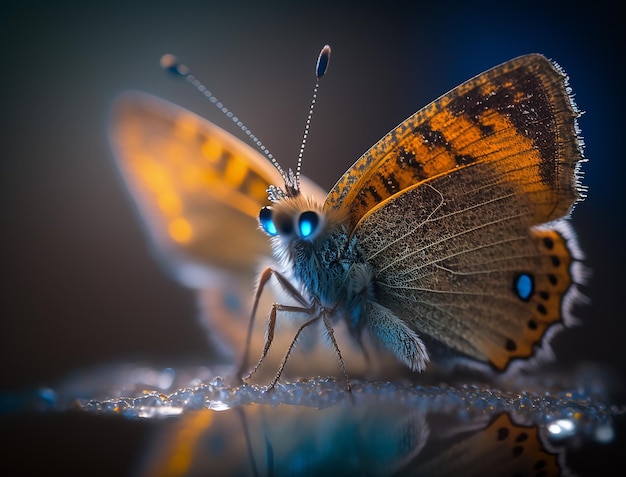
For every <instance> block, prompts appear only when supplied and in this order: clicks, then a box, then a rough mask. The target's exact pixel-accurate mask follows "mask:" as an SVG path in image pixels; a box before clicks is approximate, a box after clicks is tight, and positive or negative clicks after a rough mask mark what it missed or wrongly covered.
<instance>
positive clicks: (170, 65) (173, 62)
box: [161, 54, 285, 177]
mask: <svg viewBox="0 0 626 477" xmlns="http://www.w3.org/2000/svg"><path fill="white" fill-rule="evenodd" d="M161 68H163V69H165V70H167V71H169V72H170V73H173V74H175V75H177V76H182V77H183V78H185V79H186V80H187V81H188V82H189V83H191V85H192V86H193V87H194V88H196V89H197V90H198V91H200V93H202V94H203V95H204V96H206V98H207V99H208V100H209V101H210V102H211V103H213V104H214V105H215V106H216V107H217V108H218V109H219V110H220V111H221V112H222V113H224V114H225V115H226V117H228V118H230V120H231V121H232V122H234V123H235V124H236V125H237V127H238V128H239V129H241V130H242V131H243V132H244V133H246V135H247V136H248V137H249V138H250V139H251V140H252V142H254V144H256V145H257V146H258V148H259V149H260V150H261V151H262V152H263V154H265V155H266V156H267V158H268V159H269V160H270V161H271V162H272V164H274V167H275V168H276V169H277V170H278V172H279V173H280V175H281V176H283V177H284V176H285V173H284V172H283V169H282V167H280V164H279V163H278V161H277V160H276V158H275V157H274V155H273V154H272V153H271V152H270V150H269V149H268V148H267V147H265V145H264V144H263V143H262V142H261V140H260V139H259V138H258V137H256V136H255V135H254V134H253V133H252V131H251V130H250V129H249V128H248V127H247V126H246V125H245V124H244V123H243V122H241V120H240V119H239V118H238V117H237V116H235V115H234V114H233V113H232V112H231V111H230V110H229V109H228V108H227V107H226V106H224V104H223V103H222V102H221V101H219V100H218V99H217V97H216V96H215V95H214V94H213V93H211V91H209V89H208V88H207V87H206V86H205V85H204V84H202V82H201V81H200V80H199V79H197V78H196V77H195V76H194V75H193V74H192V73H191V70H190V69H189V67H187V66H186V65H184V64H182V63H181V62H180V61H178V58H177V57H176V56H174V55H171V54H166V55H163V56H162V57H161Z"/></svg>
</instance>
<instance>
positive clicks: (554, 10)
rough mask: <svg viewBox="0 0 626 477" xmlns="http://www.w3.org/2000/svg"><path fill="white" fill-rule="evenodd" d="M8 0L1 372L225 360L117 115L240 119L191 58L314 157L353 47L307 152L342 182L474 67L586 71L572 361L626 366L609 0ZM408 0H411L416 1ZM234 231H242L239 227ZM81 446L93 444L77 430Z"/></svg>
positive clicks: (238, 107) (327, 183)
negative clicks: (120, 150)
mask: <svg viewBox="0 0 626 477" xmlns="http://www.w3.org/2000/svg"><path fill="white" fill-rule="evenodd" d="M86 3H87V2H66V1H61V2H43V1H42V2H11V1H9V2H3V4H2V7H0V44H1V45H2V57H1V60H0V65H1V71H2V75H1V76H0V118H1V121H2V122H1V128H0V145H1V151H2V152H1V156H0V157H1V159H0V180H1V184H0V219H1V229H0V230H1V234H2V235H1V242H0V244H1V246H0V264H1V265H0V280H1V283H0V303H1V305H2V307H1V310H2V311H1V313H2V314H1V318H0V319H1V324H2V327H1V332H0V363H1V364H0V371H1V375H2V380H1V382H0V386H1V387H2V389H3V390H7V391H8V390H11V391H14V390H20V389H25V388H28V387H32V386H36V385H42V384H46V385H54V384H55V383H56V382H58V380H60V379H62V378H64V377H65V376H67V375H68V373H70V372H72V371H74V370H77V369H89V368H90V367H92V366H95V365H99V364H103V363H111V362H119V361H126V360H136V359H139V360H144V361H147V362H151V363H155V364H164V365H172V364H176V363H178V362H180V361H184V360H186V359H191V358H195V361H196V362H197V361H198V358H200V359H202V357H203V356H209V355H210V350H209V349H208V345H207V343H206V341H205V339H204V336H203V334H202V331H201V328H200V327H199V326H198V324H197V322H196V317H195V315H196V307H195V298H194V295H193V293H192V292H191V291H189V290H186V289H183V288H182V287H181V286H179V285H178V284H177V283H175V282H174V281H172V280H170V279H169V278H168V277H167V276H166V275H165V274H164V273H163V272H162V270H161V269H160V268H159V267H158V265H157V264H156V262H155V261H154V260H153V258H152V256H151V255H150V252H149V250H148V248H147V247H146V241H145V237H144V235H143V232H142V230H141V228H140V225H139V222H138V220H137V218H136V217H135V216H134V212H133V209H132V207H131V203H130V201H129V198H128V196H127V195H126V192H125V190H124V188H123V186H122V183H121V181H120V180H119V177H118V176H117V172H116V170H115V167H114V164H113V161H112V158H111V153H110V150H109V146H108V143H107V137H106V121H107V115H108V112H109V108H110V106H111V103H112V101H113V99H114V98H115V96H116V95H117V94H118V93H120V92H122V91H124V90H127V89H138V90H142V91H146V92H150V93H153V94H156V95H158V96H161V97H163V98H165V99H168V100H171V101H173V102H175V103H178V104H181V105H183V106H185V107H188V108H190V109H192V110H193V111H195V112H197V113H199V114H200V115H202V116H205V117H207V118H209V119H211V120H213V121H215V122H216V123H218V124H220V125H222V126H223V127H225V128H227V129H228V130H230V131H232V132H233V133H234V134H237V131H235V130H233V128H232V127H231V126H230V125H229V124H228V121H227V120H226V119H225V118H223V117H221V116H220V114H219V113H218V112H217V111H216V110H214V108H213V107H212V106H210V105H209V104H208V103H206V102H204V101H203V99H202V97H201V96H200V95H199V94H198V93H197V92H195V91H193V90H192V88H190V87H189V86H188V85H186V84H185V83H184V82H180V81H175V80H174V79H172V78H171V77H170V76H168V75H166V74H164V73H163V71H162V70H161V69H160V67H159V58H160V57H161V55H162V54H163V53H167V52H171V53H175V54H177V55H178V56H179V57H180V58H181V59H182V60H183V61H184V62H185V63H187V64H189V65H190V66H192V68H193V70H194V71H195V73H196V76H198V77H199V78H201V79H203V80H204V81H205V82H206V83H207V84H208V85H209V86H210V88H211V90H212V91H213V92H214V93H216V94H217V95H218V96H219V98H220V99H221V100H222V101H223V102H224V103H225V104H226V105H227V106H228V107H229V108H230V109H231V110H233V111H234V112H235V113H236V114H237V115H238V116H239V117H240V118H242V119H243V120H244V122H245V123H246V124H247V125H248V126H249V127H250V128H251V129H252V130H253V131H254V132H255V134H256V135H257V136H258V137H260V138H261V139H262V140H263V142H264V143H265V144H266V145H267V146H268V147H269V148H270V149H271V150H272V152H273V153H274V155H275V156H277V157H278V159H279V160H280V161H281V163H282V164H283V165H293V164H295V160H296V157H297V153H298V150H299V146H300V141H301V137H302V131H303V128H304V121H305V118H306V114H307V112H308V107H309V101H310V97H311V92H312V87H313V83H314V79H313V64H314V61H315V58H316V55H317V53H318V51H319V49H320V48H321V46H322V45H324V44H325V43H329V44H330V45H331V46H332V48H333V54H332V58H331V64H330V69H329V73H328V76H327V78H325V80H324V82H323V84H322V89H321V92H320V95H319V101H318V107H317V110H316V114H315V117H314V121H313V125H312V130H311V134H310V136H309V141H308V145H307V150H306V153H305V164H304V173H305V174H306V175H308V176H309V177H311V178H313V179H314V180H316V181H317V182H318V183H320V184H321V185H322V186H324V187H325V188H327V189H328V188H329V187H331V186H332V185H333V184H334V182H335V180H336V179H337V178H338V177H339V176H340V175H341V174H342V173H343V172H344V171H345V170H346V169H347V167H348V166H349V165H350V164H352V162H353V161H354V160H355V159H356V158H357V157H359V156H360V155H361V153H363V152H364V151H365V150H366V149H367V148H369V147H370V146H371V145H372V144H373V143H374V142H375V141H377V140H378V139H379V138H380V137H382V136H383V135H384V134H385V133H386V132H387V131H388V130H390V129H391V128H392V127H394V126H395V125H396V124H398V123H399V122H400V121H401V120H403V119H405V118H406V117H407V116H409V115H410V114H412V113H413V112H415V111H416V110H417V109H419V108H421V107H422V106H424V105H426V104H427V103H428V102H430V101H431V100H433V99H435V98H436V97H438V96H439V95H441V94H443V93H445V92H446V91H448V90H449V89H451V88H453V87H454V86H456V85H457V84H459V83H461V82H462V81H464V80H466V79H468V78H470V77H471V76H473V75H475V74H478V73H480V72H482V71H483V70H485V69H487V68H490V67H492V66H495V65H497V64H499V63H501V62H503V61H506V60H508V59H511V58H513V57H515V56H518V55H521V54H524V53H530V52H539V53H543V54H545V55H546V56H548V57H550V58H553V59H554V60H556V61H558V62H559V63H560V64H561V65H562V66H563V67H564V68H565V70H566V71H567V72H568V74H569V75H570V77H571V86H572V87H573V89H574V92H575V94H576V101H577V104H578V106H579V108H580V109H582V110H584V111H585V112H586V114H585V115H584V116H583V117H582V119H581V120H580V126H581V128H582V131H583V135H584V137H585V141H586V144H587V147H586V155H587V157H588V158H589V159H590V162H589V163H587V164H585V166H584V171H585V174H586V175H585V179H584V183H585V184H587V185H588V186H589V197H588V199H587V200H586V201H585V202H583V203H581V204H579V206H578V207H577V208H576V210H575V212H574V216H573V225H574V227H575V229H576V230H577V232H578V235H579V240H580V244H581V246H582V248H583V250H584V251H585V253H586V255H587V257H588V259H587V261H586V263H587V264H588V265H589V267H590V268H591V269H592V270H593V277H592V280H591V281H590V286H588V287H586V288H585V289H584V292H585V293H586V294H587V295H588V296H589V297H590V299H591V305H590V306H587V307H584V308H582V309H580V310H579V311H578V312H577V316H578V317H579V318H580V319H581V322H582V326H580V327H578V328H575V329H572V330H570V331H568V332H567V333H562V334H561V335H559V336H557V338H556V339H555V340H554V347H555V349H556V351H557V354H558V355H559V356H560V357H561V358H562V359H563V360H564V362H578V361H593V362H597V363H600V364H603V365H606V366H611V367H615V369H616V370H617V372H618V373H622V374H624V373H623V371H624V369H626V364H625V360H626V353H625V352H624V345H623V342H624V336H625V333H626V320H625V318H624V314H623V311H622V310H623V305H622V297H623V295H624V284H625V282H626V281H625V280H624V278H623V274H624V270H625V267H626V260H625V259H624V256H625V253H624V249H623V247H624V243H625V242H624V239H623V233H624V212H623V210H624V205H625V200H624V186H623V185H622V180H623V178H624V172H625V171H624V157H623V156H624V153H623V145H624V131H625V120H624V117H625V116H624V114H625V113H624V111H625V109H624V106H625V104H624V97H625V94H624V92H623V91H622V90H621V89H620V88H623V75H622V74H621V73H620V71H622V69H623V65H624V61H625V56H626V55H625V54H624V53H625V51H624V44H625V42H624V38H623V35H622V34H621V33H620V30H622V29H623V27H624V25H623V21H622V20H620V18H621V17H620V15H618V13H617V6H615V7H609V6H606V5H603V4H602V2H597V1H594V2H585V3H582V4H580V5H577V4H576V2H534V1H525V2H483V1H477V2H446V1H441V2H413V3H414V6H412V7H408V6H402V7H400V6H394V5H395V3H394V2H379V3H376V2H374V3H369V4H356V5H354V6H342V5H341V4H338V5H332V4H331V2H329V3H328V4H324V3H323V2H310V3H309V4H303V5H298V6H289V5H287V4H283V3H278V4H272V3H270V4H265V5H261V4H260V3H259V4H256V3H252V2H182V1H179V2H170V3H160V2H139V3H138V4H135V5H134V6H126V5H124V2H117V1H112V2H108V3H107V4H106V5H104V4H102V5H98V6H93V5H87V4H86ZM398 3H404V2H398ZM225 239H228V237H225ZM74 444H77V443H76V442H75V443H74Z"/></svg>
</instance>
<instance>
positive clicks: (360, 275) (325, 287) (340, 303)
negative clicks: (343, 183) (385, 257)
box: [261, 196, 374, 328]
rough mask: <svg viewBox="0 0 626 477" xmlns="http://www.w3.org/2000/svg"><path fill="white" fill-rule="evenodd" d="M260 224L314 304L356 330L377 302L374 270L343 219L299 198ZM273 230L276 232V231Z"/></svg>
mask: <svg viewBox="0 0 626 477" xmlns="http://www.w3.org/2000/svg"><path fill="white" fill-rule="evenodd" d="M264 210H271V212H270V213H268V214H267V216H266V217H263V213H262V214H261V226H262V228H263V230H265V231H266V233H268V234H270V235H272V239H271V243H272V248H273V252H274V256H275V257H276V258H277V259H278V260H279V262H280V263H281V268H282V269H284V270H290V271H291V273H292V274H293V279H295V280H297V281H298V282H299V283H300V285H301V286H302V288H303V289H304V291H305V292H306V294H307V295H308V297H309V299H310V300H311V302H312V303H317V304H318V305H319V306H321V307H322V308H326V309H329V310H334V311H336V312H337V313H334V314H333V316H334V317H346V318H349V321H350V324H351V326H352V327H354V328H356V327H357V326H358V325H359V323H360V322H361V318H362V317H363V315H364V309H365V303H366V302H367V301H368V300H373V277H374V274H373V268H372V267H371V265H369V264H368V263H367V262H366V261H365V257H364V254H363V253H362V250H361V247H360V246H359V242H358V239H357V238H356V237H355V236H350V234H349V232H348V229H347V227H346V222H345V220H343V216H342V215H340V214H338V213H336V212H335V211H334V210H326V209H324V207H323V206H322V205H321V204H319V203H317V202H316V201H314V200H311V199H307V198H303V197H301V196H298V197H296V198H283V199H281V200H280V201H279V202H276V203H275V204H274V205H273V206H272V207H271V209H264ZM271 232H274V233H271Z"/></svg>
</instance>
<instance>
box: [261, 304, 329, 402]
mask: <svg viewBox="0 0 626 477" xmlns="http://www.w3.org/2000/svg"><path fill="white" fill-rule="evenodd" d="M276 307H280V305H276V306H275V308H276ZM287 308H291V309H286V310H285V308H284V307H281V311H296V312H306V311H309V310H306V309H302V308H301V309H298V308H297V307H287ZM319 319H320V315H317V316H316V317H315V318H312V319H310V320H309V321H307V322H306V323H303V324H302V326H300V328H298V331H297V332H296V334H295V336H294V337H293V339H292V340H291V344H290V345H289V348H287V352H286V353H285V357H284V358H283V360H282V361H281V363H280V366H279V368H278V372H277V373H276V376H275V377H274V380H273V381H272V382H271V383H270V385H269V387H268V388H267V390H268V391H269V390H270V389H273V388H274V386H276V383H277V382H278V380H279V379H280V375H281V374H283V370H284V369H285V365H286V364H287V360H289V355H291V351H292V350H293V347H294V346H295V345H296V341H297V340H298V337H299V336H300V333H302V331H303V330H304V329H305V328H306V327H308V326H311V325H312V324H313V323H315V322H316V321H317V320H319ZM333 342H334V339H333ZM263 357H264V356H262V357H261V358H263Z"/></svg>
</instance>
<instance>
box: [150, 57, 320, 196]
mask: <svg viewBox="0 0 626 477" xmlns="http://www.w3.org/2000/svg"><path fill="white" fill-rule="evenodd" d="M329 60H330V46H328V45H324V47H323V48H322V50H321V51H320V54H319V56H318V57H317V62H316V64H315V78H316V79H315V87H314V88H313V99H312V100H311V107H310V108H309V114H308V115H307V120H306V124H305V126H304V134H303V135H302V143H301V145H300V153H299V154H298V164H297V166H296V172H295V174H294V172H293V170H292V169H291V168H290V169H288V171H287V173H285V171H283V168H282V167H280V164H279V163H278V161H277V160H276V158H275V157H274V155H273V154H272V153H271V152H270V151H269V149H267V148H266V147H265V145H264V144H263V143H262V142H261V140H260V139H259V138H258V137H256V136H255V135H254V134H253V133H252V131H251V130H250V129H249V128H248V127H247V126H246V125H245V124H243V122H241V120H240V119H239V118H238V117H237V116H235V115H234V114H233V113H232V112H231V111H230V110H229V109H228V108H227V107H226V106H224V104H223V103H222V102H221V101H219V100H218V99H217V97H216V96H215V95H214V94H213V93H211V91H209V89H208V88H207V87H206V86H205V85H204V84H202V82H201V81H200V80H198V79H197V78H196V77H195V76H194V75H193V74H192V73H191V70H190V69H189V67H187V66H186V65H184V64H182V63H181V62H180V61H179V60H178V58H176V56H174V55H171V54H166V55H163V56H162V57H161V67H162V68H163V69H165V70H167V71H169V72H170V73H173V74H175V75H176V76H182V77H183V78H185V79H186V80H187V81H188V82H189V83H191V85H192V86H193V87H194V88H195V89H196V90H198V91H199V92H200V93H202V94H203V95H204V96H205V97H206V98H207V99H208V100H209V101H210V102H211V103H213V104H214V105H215V106H216V107H217V108H218V109H219V110H220V111H221V112H222V113H224V114H225V115H226V117H228V118H230V120H231V121H232V122H234V123H235V124H236V125H237V127H238V128H239V129H241V130H242V131H243V132H244V133H246V135H247V136H248V137H249V138H250V139H251V140H252V142H254V144H256V145H257V147H258V148H259V149H260V150H261V151H262V152H263V154H265V156H266V157H267V158H268V159H269V160H270V161H271V162H272V164H273V165H274V167H275V168H276V170H278V172H279V173H280V175H281V176H282V178H283V180H284V181H285V189H286V191H282V190H281V189H279V188H278V187H276V186H273V185H271V186H270V188H269V189H268V192H269V198H270V200H272V201H275V200H278V199H280V198H281V197H285V196H288V197H296V196H297V195H298V194H299V193H300V170H301V169H302V156H303V154H304V147H305V145H306V140H307V137H308V135H309V129H310V126H311V119H312V117H313V111H314V109H315V101H316V99H317V91H318V89H319V85H320V79H321V78H322V77H323V76H324V75H325V74H326V71H327V70H328V62H329Z"/></svg>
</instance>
